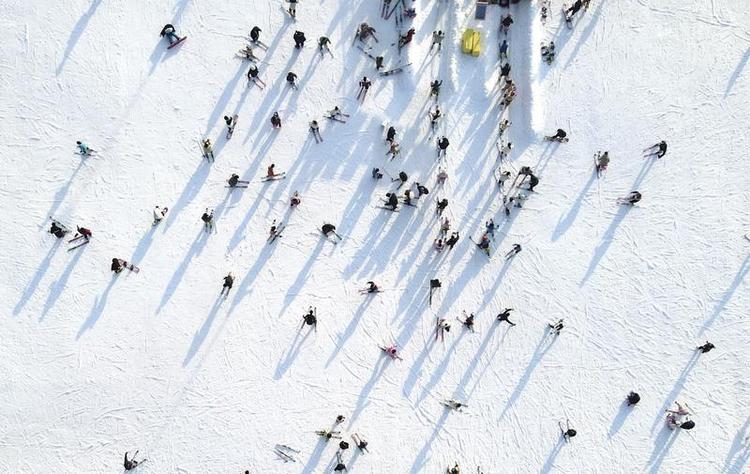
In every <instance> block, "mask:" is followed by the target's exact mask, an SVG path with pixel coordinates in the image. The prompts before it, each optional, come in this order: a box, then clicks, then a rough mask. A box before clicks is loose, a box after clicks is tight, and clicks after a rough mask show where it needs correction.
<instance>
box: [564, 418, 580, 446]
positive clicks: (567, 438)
mask: <svg viewBox="0 0 750 474" xmlns="http://www.w3.org/2000/svg"><path fill="white" fill-rule="evenodd" d="M565 423H566V424H567V427H568V429H566V430H565V431H563V429H562V424H561V425H560V431H562V432H563V433H562V436H563V438H564V439H565V442H566V443H567V442H569V441H570V438H573V437H574V436H575V435H577V434H578V432H577V431H576V430H574V429H573V428H571V427H570V420H565Z"/></svg>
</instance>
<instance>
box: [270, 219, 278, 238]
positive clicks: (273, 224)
mask: <svg viewBox="0 0 750 474" xmlns="http://www.w3.org/2000/svg"><path fill="white" fill-rule="evenodd" d="M274 237H279V226H277V225H276V219H274V220H273V222H271V229H270V230H269V231H268V239H269V240H270V239H272V238H274Z"/></svg>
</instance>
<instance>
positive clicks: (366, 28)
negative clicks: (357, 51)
mask: <svg viewBox="0 0 750 474" xmlns="http://www.w3.org/2000/svg"><path fill="white" fill-rule="evenodd" d="M375 33H376V30H375V28H373V27H372V26H370V25H368V24H367V23H360V25H359V28H357V34H356V38H357V39H358V40H360V41H361V42H363V43H364V42H366V41H367V38H369V37H370V36H372V37H373V38H374V39H375V42H378V38H377V37H376V36H375Z"/></svg>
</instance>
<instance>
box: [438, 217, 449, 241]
mask: <svg viewBox="0 0 750 474" xmlns="http://www.w3.org/2000/svg"><path fill="white" fill-rule="evenodd" d="M449 230H451V220H450V219H448V218H447V217H444V218H443V221H442V222H441V223H440V235H442V236H443V238H445V237H446V236H447V235H448V231H449Z"/></svg>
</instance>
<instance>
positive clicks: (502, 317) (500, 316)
mask: <svg viewBox="0 0 750 474" xmlns="http://www.w3.org/2000/svg"><path fill="white" fill-rule="evenodd" d="M511 311H513V308H505V309H504V310H503V312H502V313H500V314H498V315H497V318H496V319H497V322H499V323H502V322H503V321H505V322H506V323H508V324H510V325H511V326H515V325H516V323H514V322H512V321H511V320H510V319H508V318H509V317H510V312H511Z"/></svg>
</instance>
